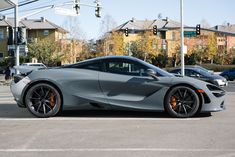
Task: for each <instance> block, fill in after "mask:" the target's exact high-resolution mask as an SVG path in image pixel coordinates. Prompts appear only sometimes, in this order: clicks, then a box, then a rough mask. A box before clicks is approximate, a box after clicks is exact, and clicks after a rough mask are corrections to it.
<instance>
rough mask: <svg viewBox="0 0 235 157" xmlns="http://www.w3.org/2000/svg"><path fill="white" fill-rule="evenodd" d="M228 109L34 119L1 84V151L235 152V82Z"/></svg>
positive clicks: (85, 155)
mask: <svg viewBox="0 0 235 157" xmlns="http://www.w3.org/2000/svg"><path fill="white" fill-rule="evenodd" d="M225 90H226V91H227V97H226V110H225V111H223V112H217V113H212V114H211V115H209V114H201V115H199V116H198V117H194V118H188V119H174V118H170V117H169V116H168V115H167V114H165V113H151V112H123V111H122V112H118V111H112V112H111V111H66V112H63V113H62V114H61V115H60V116H58V117H54V118H48V119H39V118H34V117H33V116H32V115H31V114H30V113H29V112H28V111H27V110H26V109H21V108H18V107H17V106H16V103H15V101H14V100H13V97H12V95H11V93H10V89H9V86H0V141H1V142H0V156H3V157H8V156H17V157H21V156H22V157H27V156H30V157H32V156H36V157H39V156H40V157H41V156H44V157H47V156H48V157H49V156H58V157H64V156H71V157H73V156H74V157H75V156H76V157H77V156H82V157H91V156H99V157H106V156H112V157H120V156H135V157H143V156H161V157H165V156H167V157H169V156H170V157H171V156H172V157H175V156H187V157H193V156H200V157H209V156H213V157H232V156H235V138H234V137H235V114H234V113H235V106H234V105H235V98H234V97H235V82H229V86H228V87H226V88H225Z"/></svg>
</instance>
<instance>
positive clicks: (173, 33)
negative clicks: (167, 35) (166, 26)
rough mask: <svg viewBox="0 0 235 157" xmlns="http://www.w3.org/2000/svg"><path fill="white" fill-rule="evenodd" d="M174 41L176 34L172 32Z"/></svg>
mask: <svg viewBox="0 0 235 157" xmlns="http://www.w3.org/2000/svg"><path fill="white" fill-rule="evenodd" d="M172 40H175V32H172Z"/></svg>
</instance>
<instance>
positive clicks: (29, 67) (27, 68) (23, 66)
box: [14, 63, 47, 74]
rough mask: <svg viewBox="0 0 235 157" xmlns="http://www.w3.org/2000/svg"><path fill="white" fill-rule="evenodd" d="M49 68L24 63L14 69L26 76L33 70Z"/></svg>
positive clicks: (42, 65)
mask: <svg viewBox="0 0 235 157" xmlns="http://www.w3.org/2000/svg"><path fill="white" fill-rule="evenodd" d="M41 68H47V67H46V66H45V65H44V64H43V63H23V64H21V65H20V66H14V69H16V70H19V71H20V73H22V74H25V73H27V72H29V71H32V70H38V69H41Z"/></svg>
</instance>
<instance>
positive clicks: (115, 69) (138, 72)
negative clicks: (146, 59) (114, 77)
mask: <svg viewBox="0 0 235 157" xmlns="http://www.w3.org/2000/svg"><path fill="white" fill-rule="evenodd" d="M105 69H106V71H107V72H110V73H116V74H123V75H133V76H147V75H146V73H145V71H146V70H147V69H146V68H145V67H144V66H142V65H140V64H137V63H134V62H127V61H108V62H106V63H105Z"/></svg>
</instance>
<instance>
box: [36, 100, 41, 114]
mask: <svg viewBox="0 0 235 157" xmlns="http://www.w3.org/2000/svg"><path fill="white" fill-rule="evenodd" d="M39 104H40V105H39V106H38V108H37V112H39V109H40V108H41V106H42V103H41V102H39Z"/></svg>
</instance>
